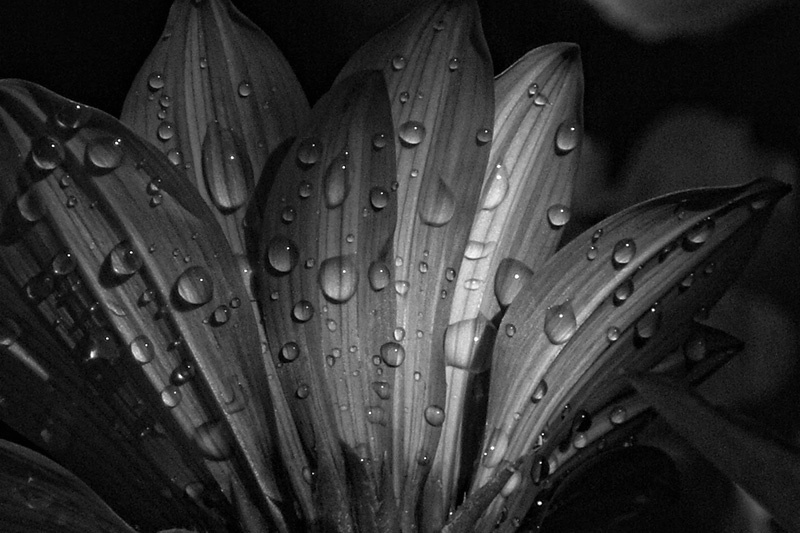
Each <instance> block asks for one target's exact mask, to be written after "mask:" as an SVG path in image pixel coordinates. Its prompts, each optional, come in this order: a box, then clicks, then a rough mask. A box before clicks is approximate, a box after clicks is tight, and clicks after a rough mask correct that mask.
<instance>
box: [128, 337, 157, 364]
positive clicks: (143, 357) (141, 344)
mask: <svg viewBox="0 0 800 533" xmlns="http://www.w3.org/2000/svg"><path fill="white" fill-rule="evenodd" d="M128 350H129V351H130V352H131V355H132V356H133V358H134V359H135V360H136V362H137V363H139V364H142V365H144V364H147V363H149V362H150V361H152V360H153V358H154V357H155V355H156V350H155V348H154V347H153V343H152V342H150V339H149V338H148V337H147V336H146V335H139V336H138V337H136V338H134V339H133V340H132V341H131V342H130V344H129V345H128Z"/></svg>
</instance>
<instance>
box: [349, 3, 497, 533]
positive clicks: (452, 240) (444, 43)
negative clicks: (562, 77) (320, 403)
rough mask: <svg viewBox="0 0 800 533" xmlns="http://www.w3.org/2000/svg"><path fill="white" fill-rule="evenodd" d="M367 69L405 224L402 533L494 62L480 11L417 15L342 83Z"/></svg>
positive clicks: (435, 433)
mask: <svg viewBox="0 0 800 533" xmlns="http://www.w3.org/2000/svg"><path fill="white" fill-rule="evenodd" d="M364 68H377V69H380V70H382V72H383V74H384V77H385V78H386V84H387V87H388V92H389V97H390V100H391V105H392V118H393V121H394V125H395V128H396V130H395V135H394V142H395V147H396V150H397V182H398V189H397V205H398V220H400V221H401V222H402V223H400V224H398V225H397V226H396V229H395V234H394V249H393V251H392V257H393V261H394V266H393V279H394V289H395V292H396V293H397V294H396V297H397V318H396V323H395V324H396V327H397V329H398V332H400V335H401V336H400V340H399V341H396V342H399V343H400V344H399V345H400V346H401V347H402V348H403V350H404V352H405V362H404V363H403V364H402V365H400V366H398V367H397V369H396V371H395V379H394V384H393V392H392V394H393V395H394V397H395V398H396V401H395V402H394V404H393V409H394V413H393V437H394V442H393V448H394V450H395V452H394V465H393V473H394V488H395V492H396V494H397V495H398V497H399V498H400V502H401V503H400V506H401V516H402V517H403V526H402V527H404V528H406V529H410V528H411V527H413V525H412V524H411V522H413V520H415V518H414V517H415V516H416V509H417V504H418V501H419V495H420V491H421V489H422V486H423V483H424V482H425V477H426V476H427V473H428V470H429V469H430V466H431V462H432V461H433V458H434V455H435V453H436V448H437V442H438V439H439V433H440V431H441V430H440V427H441V424H442V423H443V420H444V418H443V416H444V410H443V407H444V405H445V399H446V390H445V389H446V383H445V377H444V366H445V364H444V354H443V351H442V347H443V344H444V339H443V335H444V330H445V328H446V326H447V323H448V317H449V313H450V306H451V302H452V297H453V281H454V279H455V269H456V268H458V265H459V263H460V261H461V257H462V256H463V252H464V248H465V246H466V244H467V239H468V235H469V227H470V225H471V223H472V219H473V215H474V213H475V211H476V209H477V208H478V202H479V196H480V186H481V182H482V177H483V174H484V171H485V169H486V163H487V160H488V157H489V149H490V145H491V137H492V131H491V128H492V122H493V110H494V102H493V91H492V87H491V79H492V78H491V75H492V64H491V58H490V56H489V52H488V48H487V46H486V42H485V40H484V38H483V34H482V31H481V25H480V13H479V11H478V8H477V5H476V4H475V2H472V1H454V2H432V3H429V4H426V5H423V6H421V7H420V8H419V9H417V10H416V11H414V12H412V13H411V14H410V15H408V16H407V17H406V18H404V19H403V20H401V21H400V22H398V23H397V24H396V25H395V26H393V27H391V28H389V29H388V30H386V31H384V32H383V33H381V34H379V35H378V36H376V37H375V38H373V39H372V40H371V41H369V42H368V43H367V44H366V45H364V47H362V48H361V49H360V50H359V51H358V52H356V54H355V55H354V56H353V57H352V58H351V60H350V61H349V62H348V63H347V65H345V67H344V69H343V71H342V73H341V74H340V76H339V79H341V78H343V77H345V76H347V75H348V74H350V73H352V72H354V71H357V70H360V69H364ZM426 413H427V414H428V415H430V416H427V417H426Z"/></svg>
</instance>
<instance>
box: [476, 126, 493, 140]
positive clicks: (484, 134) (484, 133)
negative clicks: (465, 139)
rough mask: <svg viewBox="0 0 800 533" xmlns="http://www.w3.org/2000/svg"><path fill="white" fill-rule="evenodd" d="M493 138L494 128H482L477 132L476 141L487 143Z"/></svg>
mask: <svg viewBox="0 0 800 533" xmlns="http://www.w3.org/2000/svg"><path fill="white" fill-rule="evenodd" d="M491 140H492V130H491V129H489V128H481V129H479V130H478V133H476V134H475V141H476V142H477V143H478V144H486V143H488V142H489V141H491Z"/></svg>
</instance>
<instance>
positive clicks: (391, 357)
mask: <svg viewBox="0 0 800 533" xmlns="http://www.w3.org/2000/svg"><path fill="white" fill-rule="evenodd" d="M405 358H406V351H405V349H404V348H403V347H402V346H400V345H399V344H397V343H396V342H387V343H384V344H383V346H381V360H382V361H383V362H384V363H386V365H387V366H392V367H395V366H400V365H402V364H403V361H404V360H405Z"/></svg>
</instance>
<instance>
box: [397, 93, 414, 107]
mask: <svg viewBox="0 0 800 533" xmlns="http://www.w3.org/2000/svg"><path fill="white" fill-rule="evenodd" d="M410 97H411V95H410V94H408V91H403V92H401V93H400V96H399V97H398V99H399V100H400V103H401V104H405V103H406V102H408V99H409V98H410Z"/></svg>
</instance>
